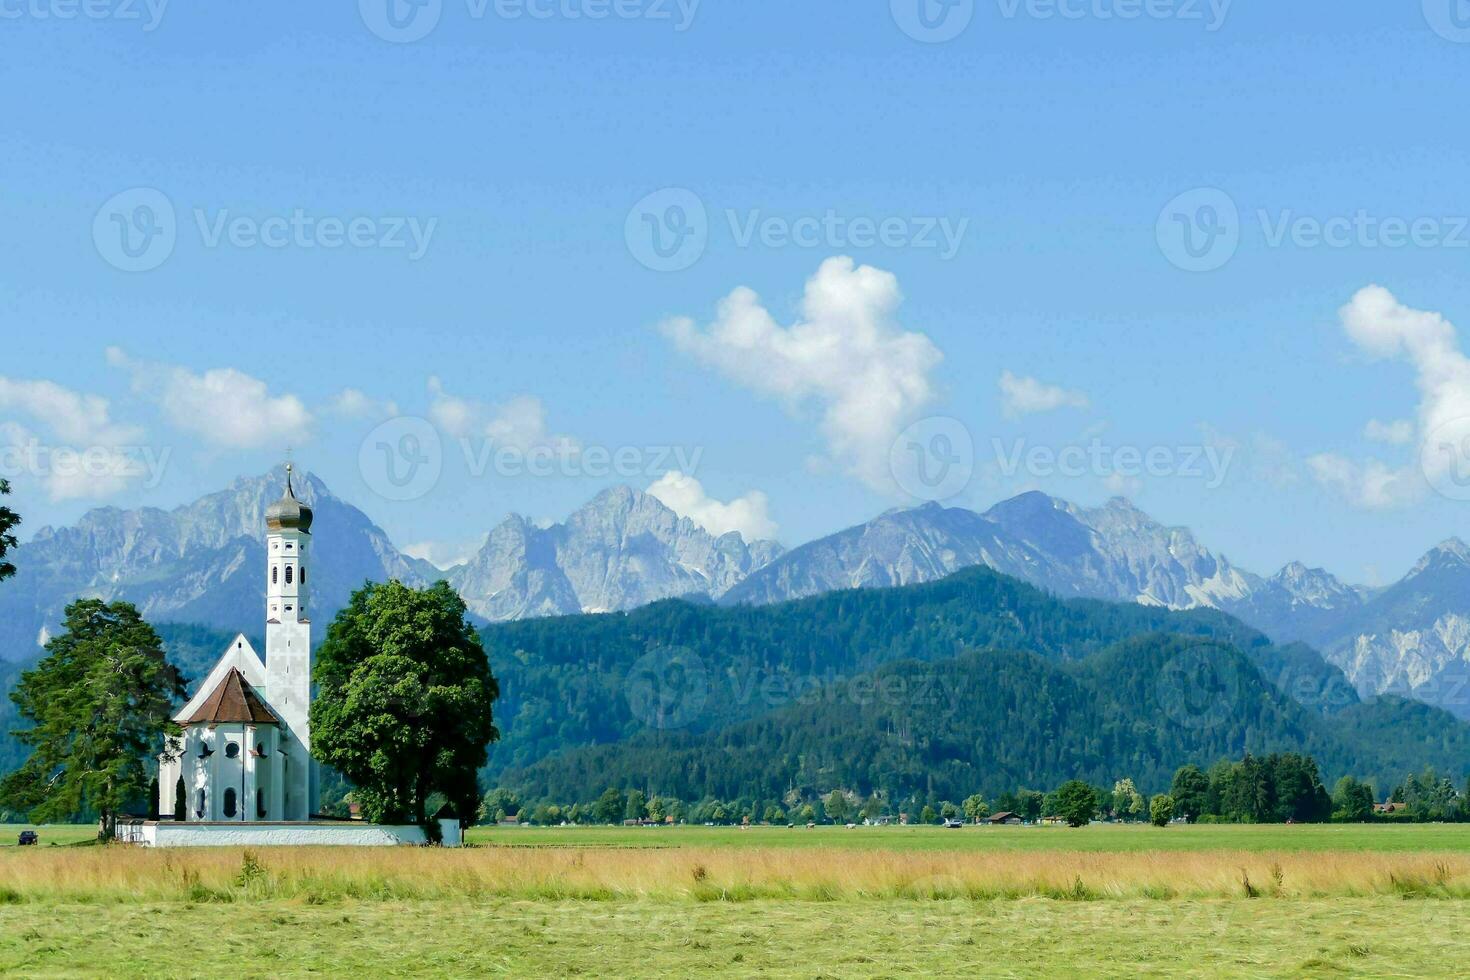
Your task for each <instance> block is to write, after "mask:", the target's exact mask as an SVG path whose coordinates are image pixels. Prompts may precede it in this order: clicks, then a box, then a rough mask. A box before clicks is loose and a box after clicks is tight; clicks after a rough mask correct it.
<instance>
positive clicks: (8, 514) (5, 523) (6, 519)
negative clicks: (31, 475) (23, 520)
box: [0, 480, 20, 581]
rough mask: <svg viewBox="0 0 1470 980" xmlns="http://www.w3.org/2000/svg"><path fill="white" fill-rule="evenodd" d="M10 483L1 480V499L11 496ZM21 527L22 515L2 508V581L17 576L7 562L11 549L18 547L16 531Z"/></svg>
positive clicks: (0, 535) (0, 512) (0, 542)
mask: <svg viewBox="0 0 1470 980" xmlns="http://www.w3.org/2000/svg"><path fill="white" fill-rule="evenodd" d="M9 494H10V483H9V481H7V480H0V497H5V496H9ZM19 525H20V515H19V514H17V513H16V512H15V511H13V510H11V509H10V508H9V507H0V581H3V580H5V579H8V578H10V576H12V575H14V574H15V566H14V565H13V564H11V563H10V562H8V561H6V560H5V556H6V555H7V554H9V552H10V549H11V548H14V547H15V545H16V540H15V534H14V531H15V529H16V527H18V526H19Z"/></svg>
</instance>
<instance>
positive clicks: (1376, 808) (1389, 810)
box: [1373, 803, 1409, 816]
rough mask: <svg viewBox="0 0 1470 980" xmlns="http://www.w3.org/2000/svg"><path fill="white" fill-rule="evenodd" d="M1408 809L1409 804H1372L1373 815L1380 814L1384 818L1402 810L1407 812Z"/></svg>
mask: <svg viewBox="0 0 1470 980" xmlns="http://www.w3.org/2000/svg"><path fill="white" fill-rule="evenodd" d="M1408 808H1409V804H1407V803H1375V804H1373V812H1374V813H1378V814H1382V815H1384V816H1389V815H1392V814H1395V813H1401V812H1403V811H1404V810H1407V809H1408Z"/></svg>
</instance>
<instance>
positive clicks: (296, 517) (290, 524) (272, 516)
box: [265, 463, 312, 534]
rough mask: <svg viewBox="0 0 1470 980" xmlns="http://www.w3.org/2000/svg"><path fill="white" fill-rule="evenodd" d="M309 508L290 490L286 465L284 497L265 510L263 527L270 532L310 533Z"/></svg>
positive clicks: (289, 476)
mask: <svg viewBox="0 0 1470 980" xmlns="http://www.w3.org/2000/svg"><path fill="white" fill-rule="evenodd" d="M311 518H312V513H311V508H310V507H308V506H306V505H305V504H303V503H302V502H301V501H299V500H297V499H296V494H295V493H294V492H293V491H292V489H291V464H290V463H287V464H286V495H285V496H284V497H282V498H281V499H280V500H277V501H276V502H275V503H273V504H271V505H270V506H269V507H267V508H266V509H265V526H266V527H267V528H268V529H269V530H272V531H302V532H304V533H307V534H310V533H311Z"/></svg>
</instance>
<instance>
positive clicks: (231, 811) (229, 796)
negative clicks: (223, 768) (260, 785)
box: [225, 786, 239, 817]
mask: <svg viewBox="0 0 1470 980" xmlns="http://www.w3.org/2000/svg"><path fill="white" fill-rule="evenodd" d="M238 809H239V808H238V807H237V806H236V805H235V788H234V787H233V786H231V787H230V788H229V789H226V790H225V816H227V817H233V816H234V815H235V813H236V811H237V810H238Z"/></svg>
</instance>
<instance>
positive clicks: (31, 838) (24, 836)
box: [20, 830, 41, 847]
mask: <svg viewBox="0 0 1470 980" xmlns="http://www.w3.org/2000/svg"><path fill="white" fill-rule="evenodd" d="M40 840H41V838H40V836H39V835H37V833H36V832H35V831H34V830H22V831H21V832H20V846H21V847H25V846H26V845H27V844H37V843H40Z"/></svg>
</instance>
